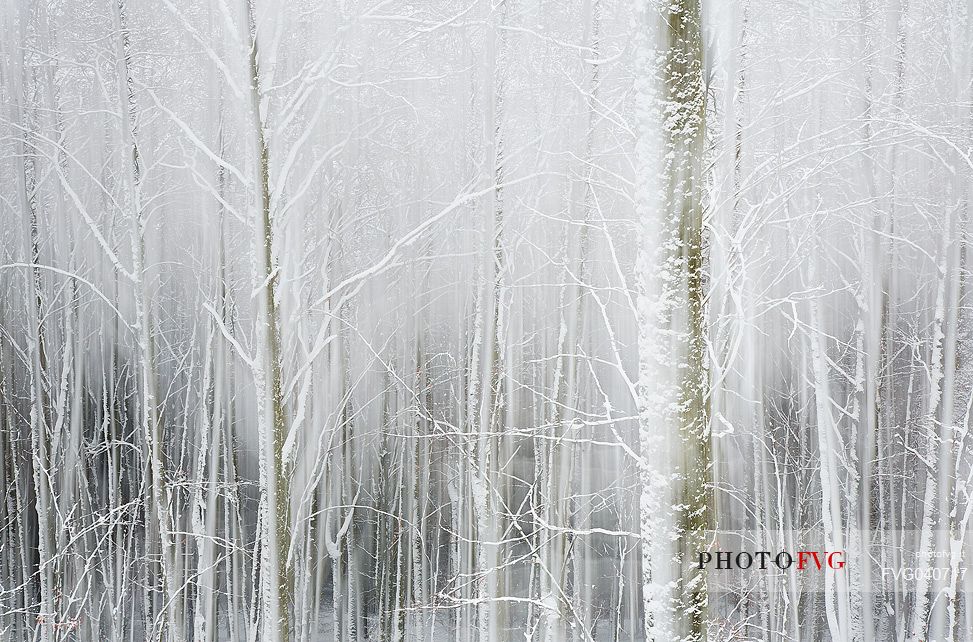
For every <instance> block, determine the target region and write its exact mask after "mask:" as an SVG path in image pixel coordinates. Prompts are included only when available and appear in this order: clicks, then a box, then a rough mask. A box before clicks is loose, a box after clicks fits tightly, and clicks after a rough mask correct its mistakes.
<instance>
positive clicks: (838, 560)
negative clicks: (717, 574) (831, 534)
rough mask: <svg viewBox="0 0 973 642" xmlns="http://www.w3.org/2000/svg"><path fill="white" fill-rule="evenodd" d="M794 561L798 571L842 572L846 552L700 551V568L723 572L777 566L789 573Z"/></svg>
mask: <svg viewBox="0 0 973 642" xmlns="http://www.w3.org/2000/svg"><path fill="white" fill-rule="evenodd" d="M795 562H796V564H797V570H798V571H807V570H818V571H823V570H824V569H825V568H830V569H832V570H835V571H840V570H842V569H843V568H845V552H844V551H796V552H795V553H793V554H792V553H790V552H788V551H780V552H778V553H776V554H775V553H771V552H770V551H739V552H734V551H714V552H710V551H700V552H699V562H698V563H699V566H698V568H700V569H707V568H711V567H712V568H715V569H716V570H724V571H732V570H741V571H746V570H750V569H759V570H767V569H769V568H771V566H774V567H776V568H778V569H780V570H782V571H786V570H788V569H789V568H791V566H793V565H794V564H795Z"/></svg>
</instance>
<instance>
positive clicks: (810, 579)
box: [683, 529, 861, 595]
mask: <svg viewBox="0 0 973 642" xmlns="http://www.w3.org/2000/svg"><path fill="white" fill-rule="evenodd" d="M774 534H775V535H776V536H777V537H774V538H771V537H768V534H767V533H766V532H761V531H750V530H740V531H715V532H711V533H709V537H708V538H707V541H708V543H709V545H708V546H707V547H706V548H705V549H702V550H698V551H694V552H693V553H692V557H691V558H690V556H687V558H689V559H685V560H684V562H683V564H684V569H685V570H684V572H686V573H689V574H690V575H691V574H693V573H697V574H698V573H703V574H705V577H706V590H707V592H709V593H710V594H711V595H719V594H739V593H740V592H741V591H742V592H746V591H748V590H754V589H758V588H759V587H764V588H765V587H766V586H767V583H768V582H770V583H774V582H787V583H788V585H789V586H791V587H792V588H797V589H799V590H800V591H802V592H805V593H817V592H825V591H827V590H828V586H829V585H831V584H833V582H831V581H830V579H829V578H833V579H839V578H848V577H849V576H850V573H853V572H859V571H860V570H861V569H859V568H858V567H857V566H856V564H855V555H854V554H850V553H849V549H852V550H857V549H854V548H852V547H848V546H846V544H847V543H848V541H846V540H842V541H840V542H835V541H834V540H833V539H832V538H828V537H825V536H824V534H823V533H822V532H821V531H820V530H815V529H809V530H792V531H780V532H777V533H774ZM839 581H840V579H839Z"/></svg>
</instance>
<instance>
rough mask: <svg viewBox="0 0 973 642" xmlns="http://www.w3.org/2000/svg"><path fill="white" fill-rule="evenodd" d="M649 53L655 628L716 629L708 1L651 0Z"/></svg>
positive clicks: (649, 565) (647, 509) (649, 407)
mask: <svg viewBox="0 0 973 642" xmlns="http://www.w3.org/2000/svg"><path fill="white" fill-rule="evenodd" d="M640 20H641V32H642V33H641V36H640V44H639V50H638V52H637V56H638V59H637V62H636V64H637V69H638V77H639V80H638V90H639V102H638V112H637V116H638V122H639V127H640V138H639V141H638V143H637V159H638V167H639V172H638V178H637V181H638V192H637V208H638V215H639V242H640V249H639V258H638V262H637V266H636V270H637V278H638V314H639V324H640V327H639V436H640V442H641V448H642V467H643V471H642V494H641V515H642V524H641V535H642V538H643V541H642V575H643V594H644V600H645V604H644V609H645V627H646V634H647V637H648V639H650V640H660V641H661V640H696V639H702V638H703V637H705V635H706V630H705V629H706V604H707V594H706V585H705V581H704V577H703V574H702V573H701V572H700V571H699V570H698V569H697V568H696V564H695V561H696V559H697V555H698V553H699V552H701V551H703V550H705V549H706V548H707V542H706V531H707V529H708V527H709V519H710V510H711V499H710V492H711V491H710V489H709V484H708V475H709V472H710V444H709V426H708V392H707V367H706V347H705V346H706V336H705V335H706V325H705V314H704V286H705V281H704V269H705V241H704V236H703V214H704V183H705V178H704V174H703V171H704V164H703V160H704V159H703V153H704V144H705V138H704V134H705V129H704V128H705V109H706V105H705V88H704V81H703V40H702V34H701V29H702V18H701V11H700V4H699V2H697V1H696V0H679V1H675V2H665V3H659V2H654V1H648V2H646V3H645V4H644V8H643V11H642V12H641V14H640Z"/></svg>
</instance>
